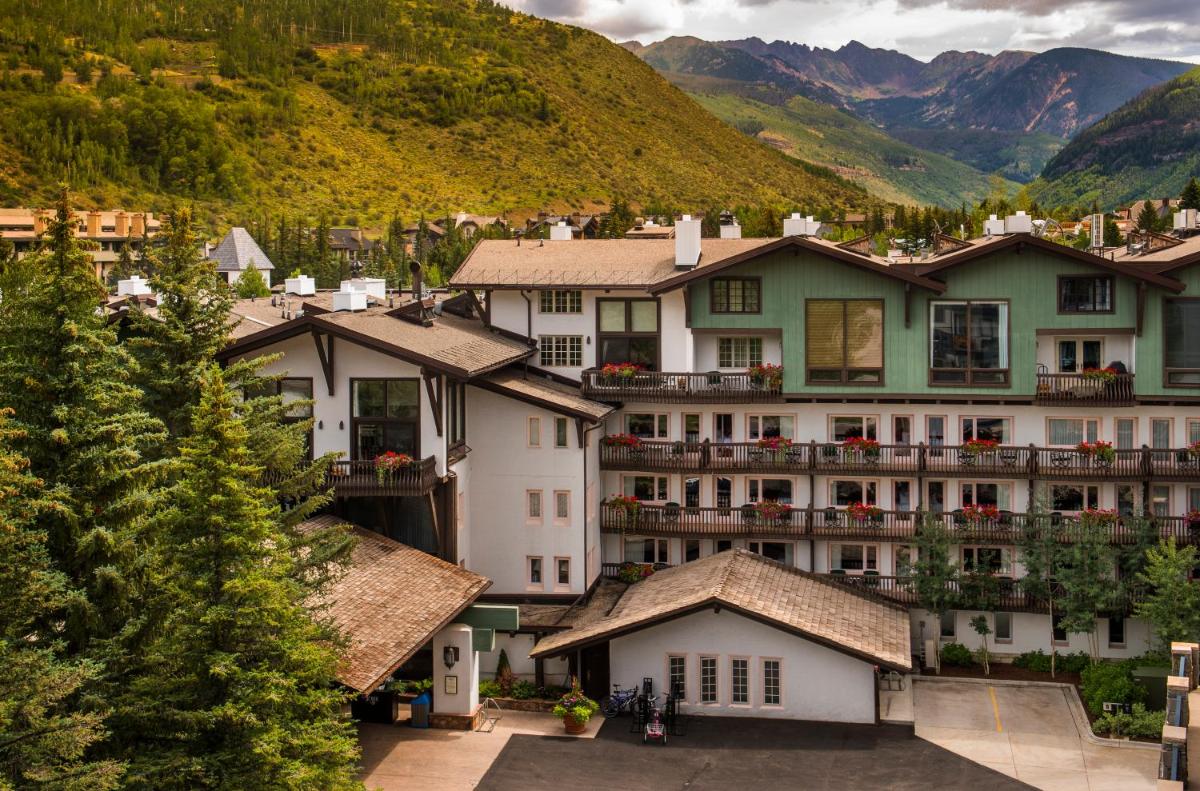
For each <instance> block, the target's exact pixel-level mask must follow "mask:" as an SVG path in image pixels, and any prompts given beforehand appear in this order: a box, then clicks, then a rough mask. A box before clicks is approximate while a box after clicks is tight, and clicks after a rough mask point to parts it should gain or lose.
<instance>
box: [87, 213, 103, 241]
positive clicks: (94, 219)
mask: <svg viewBox="0 0 1200 791" xmlns="http://www.w3.org/2000/svg"><path fill="white" fill-rule="evenodd" d="M87 235H88V236H89V237H92V238H95V237H97V236H99V235H100V212H98V211H90V212H88V214H87Z"/></svg>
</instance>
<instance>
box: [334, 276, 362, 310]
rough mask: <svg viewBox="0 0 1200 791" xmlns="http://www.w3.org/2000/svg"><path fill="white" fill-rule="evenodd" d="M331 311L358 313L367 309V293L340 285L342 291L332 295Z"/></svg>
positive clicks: (343, 284)
mask: <svg viewBox="0 0 1200 791" xmlns="http://www.w3.org/2000/svg"><path fill="white" fill-rule="evenodd" d="M333 309H334V310H335V311H336V310H349V311H359V310H366V309H367V292H366V291H362V290H359V289H356V288H354V287H353V286H351V285H349V283H348V282H347V283H342V290H341V291H335V292H334V293H333Z"/></svg>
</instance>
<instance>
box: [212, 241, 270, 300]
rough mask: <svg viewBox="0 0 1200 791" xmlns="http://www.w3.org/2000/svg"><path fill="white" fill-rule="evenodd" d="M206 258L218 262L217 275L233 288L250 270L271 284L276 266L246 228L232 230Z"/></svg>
mask: <svg viewBox="0 0 1200 791" xmlns="http://www.w3.org/2000/svg"><path fill="white" fill-rule="evenodd" d="M205 257H206V258H208V259H209V260H212V261H215V262H216V264H217V274H219V275H221V276H222V277H224V278H225V280H226V282H228V283H229V285H231V286H232V285H234V284H236V283H237V281H238V280H240V279H241V277H242V275H244V274H245V273H246V272H248V271H249V270H250V269H257V270H258V271H259V273H260V274H262V276H263V280H264V281H266V283H267V285H268V286H269V285H270V284H271V273H272V272H273V271H274V270H275V265H274V264H272V263H271V259H270V258H268V257H267V254H266V253H264V252H263V250H262V248H261V247H259V246H258V242H256V241H254V237H252V236H251V235H250V232H249V231H247V230H246V229H245V228H230V229H229V233H227V234H225V238H224V239H222V240H221V243H220V244H218V245H217V246H216V247H214V248H212V249H211V250H209V251H208V253H207V254H206V256H205Z"/></svg>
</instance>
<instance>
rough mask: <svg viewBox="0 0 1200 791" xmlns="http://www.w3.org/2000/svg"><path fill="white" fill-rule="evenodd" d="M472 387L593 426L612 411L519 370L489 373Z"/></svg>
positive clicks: (567, 388)
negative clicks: (574, 418)
mask: <svg viewBox="0 0 1200 791" xmlns="http://www.w3.org/2000/svg"><path fill="white" fill-rule="evenodd" d="M472 384H473V385H475V386H476V387H482V388H484V389H486V390H490V391H492V392H495V393H500V394H501V395H506V396H509V397H510V398H515V399H516V400H518V401H524V402H526V403H530V404H534V405H535V406H540V407H543V408H545V409H549V410H550V411H551V412H557V413H559V414H565V415H568V416H569V417H579V418H583V419H585V420H589V421H593V422H596V421H600V420H603V419H604V418H605V417H607V416H608V415H609V414H610V413H611V412H612V411H613V407H612V406H610V405H608V404H601V403H600V402H598V401H591V400H589V399H586V398H584V397H583V396H581V395H579V388H578V387H571V386H569V385H565V384H561V383H559V382H555V381H553V380H551V379H548V378H547V377H544V376H539V375H537V373H535V372H533V371H530V372H529V373H525V372H523V371H521V370H520V369H519V368H504V369H501V370H499V371H493V372H492V373H490V374H488V375H487V376H484V377H483V378H482V379H479V380H477V381H475V382H472Z"/></svg>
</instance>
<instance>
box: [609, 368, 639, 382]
mask: <svg viewBox="0 0 1200 791" xmlns="http://www.w3.org/2000/svg"><path fill="white" fill-rule="evenodd" d="M641 370H642V366H640V365H637V364H635V363H607V364H605V365H604V367H603V368H601V369H600V375H601V376H603V377H604V378H605V379H606V380H608V381H610V382H613V383H616V382H622V381H628V380H630V379H632V378H633V377H635V376H637V375H638V372H639V371H641Z"/></svg>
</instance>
